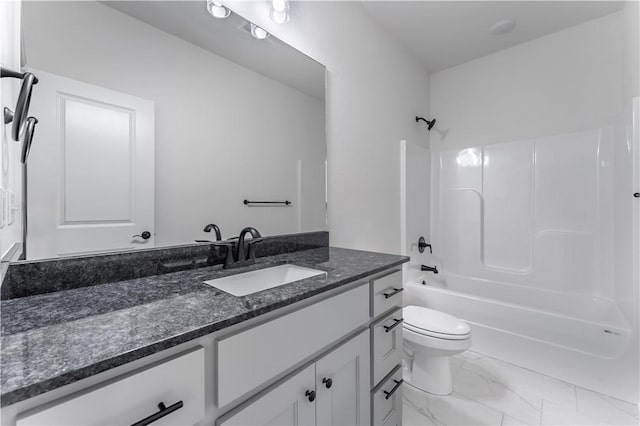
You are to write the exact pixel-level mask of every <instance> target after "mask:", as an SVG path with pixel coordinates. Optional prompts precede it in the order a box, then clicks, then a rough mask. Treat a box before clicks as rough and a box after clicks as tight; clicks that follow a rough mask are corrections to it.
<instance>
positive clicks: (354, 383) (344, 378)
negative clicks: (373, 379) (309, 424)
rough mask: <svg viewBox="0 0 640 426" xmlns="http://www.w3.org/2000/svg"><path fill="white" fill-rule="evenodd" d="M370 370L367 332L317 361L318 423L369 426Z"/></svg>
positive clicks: (322, 424)
mask: <svg viewBox="0 0 640 426" xmlns="http://www.w3.org/2000/svg"><path fill="white" fill-rule="evenodd" d="M369 371H370V355H369V333H368V332H366V331H365V332H363V333H361V334H359V335H358V336H357V337H355V338H353V339H351V340H349V341H348V342H347V343H345V344H343V345H342V346H340V347H339V348H337V349H336V350H334V351H332V352H331V353H329V354H328V355H326V356H325V357H323V358H322V359H320V360H319V361H318V362H317V363H316V388H317V389H318V395H317V396H318V399H317V407H316V413H317V424H318V425H321V426H324V425H349V426H353V425H369V415H370V410H369V404H370V393H369V390H370V389H371V387H370V374H369Z"/></svg>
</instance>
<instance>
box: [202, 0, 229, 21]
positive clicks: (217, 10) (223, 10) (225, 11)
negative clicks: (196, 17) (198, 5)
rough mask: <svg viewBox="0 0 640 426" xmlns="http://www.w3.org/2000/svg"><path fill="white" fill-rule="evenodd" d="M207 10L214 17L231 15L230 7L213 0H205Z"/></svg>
mask: <svg viewBox="0 0 640 426" xmlns="http://www.w3.org/2000/svg"><path fill="white" fill-rule="evenodd" d="M207 10H208V11H209V13H210V14H211V16H213V17H214V18H220V19H222V18H228V17H229V15H231V9H229V8H228V7H226V6H225V5H223V4H222V3H220V2H219V1H215V0H207Z"/></svg>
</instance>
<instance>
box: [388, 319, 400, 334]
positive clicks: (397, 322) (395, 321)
mask: <svg viewBox="0 0 640 426" xmlns="http://www.w3.org/2000/svg"><path fill="white" fill-rule="evenodd" d="M402 321H404V318H400V319H395V318H394V319H393V325H385V326H384V332H385V333H388V332H390V331H391V330H393V329H394V328H396V327H397V326H398V324H401V323H402Z"/></svg>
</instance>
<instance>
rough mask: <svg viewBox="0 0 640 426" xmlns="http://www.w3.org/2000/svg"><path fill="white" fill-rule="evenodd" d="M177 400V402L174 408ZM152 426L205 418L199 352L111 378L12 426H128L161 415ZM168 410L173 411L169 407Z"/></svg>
mask: <svg viewBox="0 0 640 426" xmlns="http://www.w3.org/2000/svg"><path fill="white" fill-rule="evenodd" d="M179 402H182V404H178V403H179ZM160 403H163V404H165V405H166V407H167V409H166V410H164V412H165V413H166V412H168V411H170V410H169V409H170V408H175V407H180V408H177V409H176V410H175V411H173V412H171V413H169V414H167V415H166V416H164V417H162V418H160V419H158V420H156V421H155V422H154V423H153V424H154V426H155V425H193V424H195V423H198V422H199V421H200V420H202V418H203V417H204V349H202V348H200V349H197V350H194V351H193V352H189V353H187V354H185V355H181V356H178V357H177V358H173V359H171V360H169V361H165V362H163V363H162V364H159V365H156V366H154V367H151V368H148V369H146V370H143V371H141V372H139V373H135V374H133V375H131V376H128V377H125V378H122V379H115V381H113V382H110V383H109V384H106V385H103V386H101V387H98V388H96V389H94V390H90V391H88V392H85V393H82V394H79V395H72V396H71V398H70V399H65V400H61V401H56V402H54V403H53V405H51V406H49V407H47V408H43V409H39V410H38V409H37V410H36V412H34V413H29V414H28V415H25V416H19V418H18V420H17V422H16V423H17V425H18V426H21V425H131V424H134V423H136V422H138V421H140V420H142V419H144V418H146V417H148V416H150V415H152V414H155V413H158V412H159V411H160V409H159V407H158V404H160ZM172 406H173V407H172Z"/></svg>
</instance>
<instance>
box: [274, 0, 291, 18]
mask: <svg viewBox="0 0 640 426" xmlns="http://www.w3.org/2000/svg"><path fill="white" fill-rule="evenodd" d="M289 8H290V4H289V0H271V11H270V12H269V17H270V18H271V20H272V21H273V22H275V23H276V24H285V23H287V22H289Z"/></svg>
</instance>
